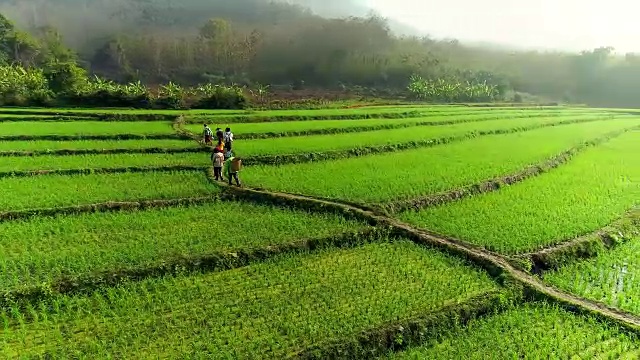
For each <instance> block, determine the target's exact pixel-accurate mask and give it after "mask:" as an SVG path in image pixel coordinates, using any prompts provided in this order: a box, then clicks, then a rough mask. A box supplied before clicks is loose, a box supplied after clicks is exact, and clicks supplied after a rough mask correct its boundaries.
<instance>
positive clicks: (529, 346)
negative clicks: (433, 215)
mask: <svg viewBox="0 0 640 360" xmlns="http://www.w3.org/2000/svg"><path fill="white" fill-rule="evenodd" d="M638 357H640V341H638V339H637V337H635V336H630V335H627V334H625V333H623V332H622V331H620V330H618V329H616V328H615V327H612V326H609V325H606V324H603V323H601V322H599V321H597V320H596V319H593V318H584V317H578V316H575V315H574V314H572V313H568V312H567V311H565V310H561V309H558V308H557V307H554V306H551V305H545V304H540V305H538V304H531V305H525V306H524V307H521V308H515V309H513V310H509V311H506V312H504V313H501V314H496V315H494V316H491V317H487V318H483V319H478V320H474V321H472V322H471V323H470V324H469V326H468V327H467V328H464V329H460V328H458V329H452V331H451V332H450V334H448V335H447V336H443V337H441V338H440V339H438V340H436V341H432V342H429V343H427V344H425V345H423V346H421V347H416V348H412V349H409V350H407V351H404V352H399V353H395V354H389V356H388V357H385V358H386V359H390V360H422V359H468V360H485V359H505V360H506V359H574V360H578V359H625V360H632V359H637V358H638Z"/></svg>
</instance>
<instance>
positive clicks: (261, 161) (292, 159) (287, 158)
mask: <svg viewBox="0 0 640 360" xmlns="http://www.w3.org/2000/svg"><path fill="white" fill-rule="evenodd" d="M609 118H613V117H606V118H588V119H574V120H567V121H559V122H554V123H547V124H534V125H529V126H519V127H513V128H510V129H496V130H481V131H470V132H468V133H464V134H462V135H456V136H447V137H442V138H431V139H424V140H418V141H409V142H404V143H397V144H388V145H378V146H364V147H360V148H351V149H345V150H329V151H323V152H315V153H295V154H283V155H258V156H247V157H242V163H243V165H246V166H256V165H285V164H301V163H309V162H315V161H327V160H337V159H343V158H347V157H359V156H367V155H376V154H381V153H389V152H397V151H405V150H411V149H417V148H427V147H433V146H437V145H444V144H449V143H452V142H456V141H465V140H469V139H473V138H476V137H479V136H487V135H506V134H513V133H519V132H525V131H531V130H536V129H541V128H546V127H553V126H562V125H570V124H577V123H587V122H595V121H605V120H606V119H609Z"/></svg>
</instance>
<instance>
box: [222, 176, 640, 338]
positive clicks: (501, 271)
mask: <svg viewBox="0 0 640 360" xmlns="http://www.w3.org/2000/svg"><path fill="white" fill-rule="evenodd" d="M224 187H225V189H224V190H223V192H224V193H227V194H229V195H230V196H233V197H235V198H237V199H239V200H245V201H254V202H259V203H270V204H273V205H279V206H288V207H294V208H300V209H306V210H311V211H330V212H334V213H341V214H343V215H345V216H347V217H350V218H355V219H360V220H365V221H367V222H368V223H369V224H370V225H372V226H381V227H389V228H391V229H392V233H394V234H395V235H396V236H400V237H404V238H408V239H410V240H412V241H414V242H416V243H418V244H422V245H426V246H429V247H433V248H436V249H439V250H442V251H445V252H447V253H450V254H453V255H456V256H459V257H462V258H464V259H466V260H467V261H469V262H470V263H473V264H475V265H476V266H479V267H480V268H482V269H484V270H486V271H487V272H488V273H489V274H490V275H491V276H492V277H494V278H495V279H496V280H497V281H499V282H500V283H503V284H515V285H516V286H520V287H522V289H523V290H524V293H525V298H526V299H528V300H546V301H549V302H553V303H557V304H559V305H561V306H563V307H564V308H566V309H567V310H570V311H572V312H575V313H580V314H587V315H592V316H595V317H597V318H599V319H601V320H604V321H613V322H615V323H616V324H618V325H619V326H621V327H623V328H625V329H627V330H630V331H632V332H637V333H640V317H638V316H635V315H633V314H630V313H627V312H624V311H620V310H618V309H615V308H612V307H609V306H607V305H604V304H602V303H598V302H594V301H591V300H586V299H583V298H580V297H578V296H575V295H572V294H570V293H567V292H564V291H561V290H559V289H557V288H555V287H552V286H549V285H547V284H545V283H543V282H542V281H541V280H540V279H538V278H537V277H535V276H533V275H531V274H529V273H527V272H525V271H523V270H520V269H519V268H517V266H516V265H514V264H513V260H512V259H509V258H506V257H504V256H502V255H499V254H496V253H493V252H490V251H487V250H485V249H484V248H481V247H478V246H474V245H471V244H468V243H466V242H464V241H461V240H458V239H455V238H451V237H446V236H442V235H439V234H435V233H431V232H429V231H426V230H420V229H416V228H414V227H412V226H410V225H408V224H405V223H403V222H401V221H399V220H396V219H393V218H391V217H388V216H385V215H382V214H380V213H378V212H373V211H371V210H366V209H362V208H359V207H356V206H353V205H347V204H340V203H335V202H331V201H327V200H318V199H313V198H308V197H305V196H301V195H292V194H287V193H279V192H271V191H266V190H255V189H250V188H242V187H235V186H232V187H229V186H227V185H224Z"/></svg>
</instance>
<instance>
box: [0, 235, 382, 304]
mask: <svg viewBox="0 0 640 360" xmlns="http://www.w3.org/2000/svg"><path fill="white" fill-rule="evenodd" d="M390 236H392V231H391V229H390V228H386V227H367V228H364V229H359V230H352V231H346V232H344V233H341V234H337V235H331V236H326V237H317V238H309V239H297V240H293V241H290V242H288V243H283V244H274V245H268V246H263V247H252V248H244V249H243V248H238V249H234V250H227V251H214V252H211V253H204V254H197V255H181V256H173V257H168V258H164V259H154V261H153V262H150V263H146V264H141V265H140V266H135V267H127V268H120V269H108V270H100V271H96V272H92V273H88V274H84V275H80V276H63V277H60V278H58V279H56V280H54V281H52V282H50V283H44V284H39V285H33V286H25V287H22V288H18V289H8V290H5V291H4V292H3V293H2V294H1V295H0V309H11V308H12V307H21V308H24V307H28V306H30V305H31V306H33V305H36V304H38V303H39V302H42V301H46V300H47V299H50V298H52V297H55V296H58V295H77V294H86V293H91V292H93V291H97V290H100V289H103V288H108V287H115V286H118V285H122V284H124V283H126V282H135V281H142V280H145V279H149V278H159V277H163V276H175V275H180V274H193V273H210V272H218V271H225V270H231V269H235V268H239V267H243V266H247V265H250V264H254V263H259V262H263V261H266V260H269V259H271V258H274V257H276V256H279V255H284V254H295V253H302V252H313V251H316V250H319V249H325V248H337V249H341V248H353V247H357V246H360V245H364V244H369V243H374V242H381V241H393V239H390V238H389V237H390Z"/></svg>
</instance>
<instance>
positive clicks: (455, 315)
mask: <svg viewBox="0 0 640 360" xmlns="http://www.w3.org/2000/svg"><path fill="white" fill-rule="evenodd" d="M520 298H522V294H521V293H518V292H516V291H513V290H511V291H509V289H502V290H494V291H489V292H486V293H484V294H480V295H476V296H473V297H471V298H470V299H468V300H467V301H464V302H461V303H458V304H449V305H445V306H444V307H443V308H441V309H439V310H436V311H433V312H429V313H425V314H420V315H417V316H414V317H411V318H407V319H402V320H398V321H393V322H389V323H386V324H383V325H380V326H376V327H375V328H372V329H368V330H365V331H361V332H360V333H358V334H356V335H355V336H353V337H350V338H346V339H336V340H334V341H330V342H326V343H320V344H317V345H315V346H312V347H309V348H307V349H304V350H301V351H299V352H297V353H295V354H293V355H291V356H289V357H288V358H289V359H304V360H316V359H317V360H321V359H369V358H373V357H377V356H382V355H384V354H386V353H388V352H389V351H401V350H404V349H407V348H409V347H410V346H415V345H419V344H423V343H424V342H426V341H428V340H429V339H434V338H436V336H441V335H443V334H446V333H449V332H450V331H451V330H452V329H455V328H458V327H461V326H465V325H466V324H468V323H469V322H470V321H471V320H474V319H478V318H481V317H484V316H488V315H494V314H496V313H499V312H502V311H504V310H507V309H509V308H510V306H512V305H511V304H512V303H513V302H515V301H516V300H518V299H520Z"/></svg>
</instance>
